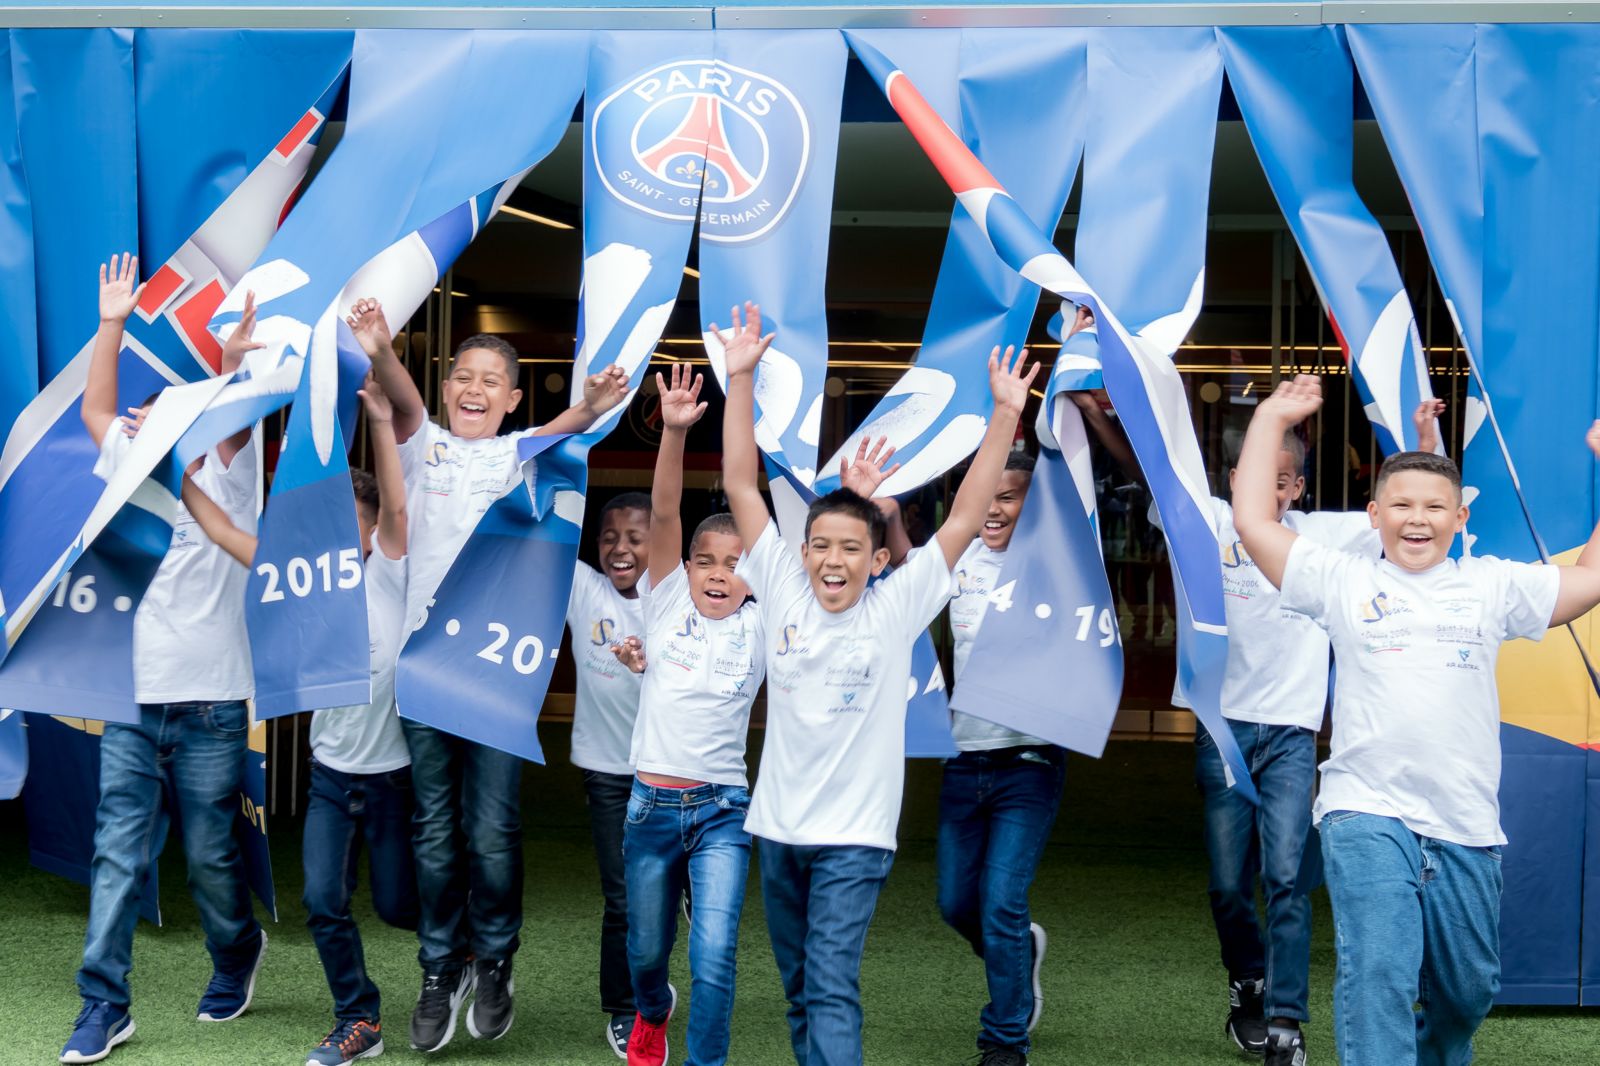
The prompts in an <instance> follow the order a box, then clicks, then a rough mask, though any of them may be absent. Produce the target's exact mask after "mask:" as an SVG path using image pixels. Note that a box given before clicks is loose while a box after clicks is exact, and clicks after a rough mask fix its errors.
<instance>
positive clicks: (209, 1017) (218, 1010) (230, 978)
mask: <svg viewBox="0 0 1600 1066" xmlns="http://www.w3.org/2000/svg"><path fill="white" fill-rule="evenodd" d="M266 958H267V931H266V930H265V929H263V930H261V946H260V947H258V948H257V949H256V954H255V958H253V959H251V960H250V962H249V964H248V965H247V966H244V967H241V968H240V969H239V970H237V971H235V972H233V973H228V972H226V971H224V970H212V971H211V983H210V984H209V985H207V986H206V994H205V995H203V996H201V997H200V1006H199V1007H197V1008H196V1009H195V1015H194V1016H195V1020H196V1021H201V1022H231V1021H233V1020H234V1019H235V1018H237V1017H238V1016H239V1015H241V1014H243V1013H244V1012H245V1011H246V1010H248V1009H249V1007H250V997H252V996H254V995H255V994H256V975H257V974H259V973H260V972H261V964H262V963H263V962H265V961H266Z"/></svg>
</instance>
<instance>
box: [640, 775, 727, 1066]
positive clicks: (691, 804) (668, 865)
mask: <svg viewBox="0 0 1600 1066" xmlns="http://www.w3.org/2000/svg"><path fill="white" fill-rule="evenodd" d="M749 808H750V793H749V792H747V791H746V790H745V789H742V788H738V787H734V786H729V785H699V786H697V787H694V788H659V787H657V786H654V785H647V784H645V783H644V782H643V781H639V780H637V779H636V780H635V781H634V782H633V795H632V797H631V798H629V800H628V815H627V826H626V828H625V829H624V831H623V834H624V835H623V844H622V853H623V858H624V863H625V865H626V867H627V879H628V966H629V969H630V970H631V971H632V973H633V997H634V1002H636V1003H637V1004H638V1010H639V1014H640V1015H641V1016H642V1017H644V1018H645V1019H646V1020H648V1021H651V1022H659V1021H661V1020H662V1019H663V1018H665V1017H666V1016H667V1012H668V1011H669V1010H671V1008H672V995H671V993H670V992H669V991H668V990H667V962H668V960H669V959H670V958H671V956H672V943H673V941H674V940H675V939H676V938H677V932H678V900H679V898H680V897H681V896H682V895H683V889H684V881H685V880H687V881H688V882H689V884H690V887H691V891H692V893H693V898H694V921H693V922H692V923H690V926H689V973H690V978H691V981H692V982H693V983H692V984H691V986H690V994H689V1033H688V1054H687V1055H686V1057H685V1058H684V1063H685V1064H686V1066H721V1064H722V1063H724V1062H727V1061H728V1028H729V1025H730V1023H731V1021H732V1019H733V982H734V959H735V956H736V953H737V951H738V947H739V915H740V914H741V913H742V912H743V911H744V885H745V875H746V874H747V873H748V872H749V870H750V834H748V833H746V832H745V831H744V816H745V812H746V811H747V810H749Z"/></svg>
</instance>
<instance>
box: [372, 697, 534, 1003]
mask: <svg viewBox="0 0 1600 1066" xmlns="http://www.w3.org/2000/svg"><path fill="white" fill-rule="evenodd" d="M400 725H401V727H402V728H403V729H404V730H405V734H406V746H407V747H409V748H410V749H411V786H412V789H413V791H414V793H415V795H416V802H417V809H416V814H415V815H414V818H413V831H412V844H413V846H414V847H415V849H416V862H417V894H418V896H419V898H420V902H421V914H420V920H419V921H418V923H417V940H418V942H419V945H420V946H419V948H418V950H417V961H418V962H420V963H421V964H422V970H423V972H424V973H454V972H457V971H459V970H460V969H461V968H462V967H463V966H465V965H466V964H467V958H468V956H469V955H471V956H475V957H476V958H478V959H480V960H483V961H500V960H502V959H509V958H511V956H512V955H514V954H516V951H517V944H518V940H517V934H518V933H519V932H520V931H521V930H522V808H521V800H522V797H521V789H522V760H521V759H519V758H517V756H515V755H510V754H507V753H506V752H503V751H499V750H497V749H495V748H490V747H486V746H485V745H483V744H475V743H473V742H472V741H470V740H463V739H461V738H460V737H457V736H452V735H451V734H449V733H445V732H442V731H440V730H438V729H434V728H433V727H432V726H426V725H423V724H422V723H420V722H413V721H411V720H410V719H406V718H402V719H401V720H400Z"/></svg>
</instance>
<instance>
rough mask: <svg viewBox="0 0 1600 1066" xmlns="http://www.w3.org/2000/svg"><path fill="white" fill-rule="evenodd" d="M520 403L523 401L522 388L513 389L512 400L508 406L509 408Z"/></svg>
mask: <svg viewBox="0 0 1600 1066" xmlns="http://www.w3.org/2000/svg"><path fill="white" fill-rule="evenodd" d="M520 403H522V390H521V389H512V390H511V397H510V402H509V403H508V404H506V406H507V407H508V408H515V407H516V406H517V405H518V404H520Z"/></svg>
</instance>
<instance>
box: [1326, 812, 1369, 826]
mask: <svg viewBox="0 0 1600 1066" xmlns="http://www.w3.org/2000/svg"><path fill="white" fill-rule="evenodd" d="M1363 813H1364V812H1362V811H1334V812H1332V813H1331V814H1325V815H1323V816H1322V822H1321V823H1320V824H1321V825H1322V827H1323V828H1327V827H1328V826H1330V825H1339V824H1341V823H1343V822H1348V821H1349V820H1350V819H1352V818H1360V817H1361V815H1362V814H1363Z"/></svg>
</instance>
